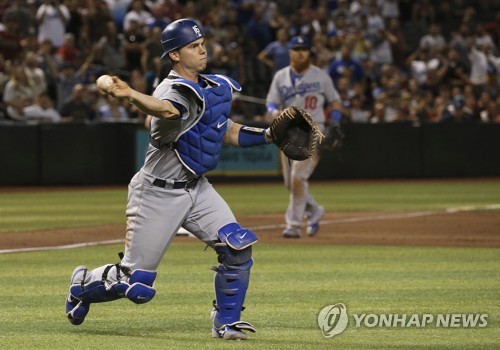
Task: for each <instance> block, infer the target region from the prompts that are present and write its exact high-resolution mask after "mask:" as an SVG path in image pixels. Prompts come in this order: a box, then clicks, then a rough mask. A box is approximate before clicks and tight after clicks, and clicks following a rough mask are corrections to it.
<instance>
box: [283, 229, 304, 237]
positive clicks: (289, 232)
mask: <svg viewBox="0 0 500 350" xmlns="http://www.w3.org/2000/svg"><path fill="white" fill-rule="evenodd" d="M282 235H283V237H284V238H300V236H301V235H300V230H299V229H296V228H293V227H288V228H286V229H285V230H284V231H283V233H282Z"/></svg>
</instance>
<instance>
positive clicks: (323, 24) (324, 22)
mask: <svg viewBox="0 0 500 350" xmlns="http://www.w3.org/2000/svg"><path fill="white" fill-rule="evenodd" d="M311 25H312V27H313V29H314V33H328V32H331V31H333V30H335V22H334V21H333V19H332V17H329V16H328V9H327V8H326V7H325V6H318V8H317V9H316V13H315V18H314V20H313V21H312V23H311Z"/></svg>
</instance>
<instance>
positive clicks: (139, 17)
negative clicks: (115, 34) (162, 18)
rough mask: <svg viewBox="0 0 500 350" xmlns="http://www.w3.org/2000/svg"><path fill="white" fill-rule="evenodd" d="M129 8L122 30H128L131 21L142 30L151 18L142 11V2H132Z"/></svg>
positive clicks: (147, 13) (138, 0)
mask: <svg viewBox="0 0 500 350" xmlns="http://www.w3.org/2000/svg"><path fill="white" fill-rule="evenodd" d="M130 7H131V9H130V11H129V12H127V14H126V15H125V17H124V19H123V30H124V31H125V32H127V31H128V30H129V29H130V26H131V22H132V21H135V22H136V23H137V24H138V26H139V27H141V28H142V27H144V26H145V25H146V23H147V22H148V21H149V20H151V19H152V18H153V16H152V15H151V13H150V12H149V11H146V10H145V9H144V7H145V6H144V2H143V1H142V0H133V1H132V3H131V4H130Z"/></svg>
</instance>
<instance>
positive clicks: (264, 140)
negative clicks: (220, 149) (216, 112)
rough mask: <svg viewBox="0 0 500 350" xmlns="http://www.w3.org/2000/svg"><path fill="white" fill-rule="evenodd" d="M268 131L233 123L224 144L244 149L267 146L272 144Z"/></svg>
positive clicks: (225, 136) (229, 127) (229, 126)
mask: <svg viewBox="0 0 500 350" xmlns="http://www.w3.org/2000/svg"><path fill="white" fill-rule="evenodd" d="M267 130H268V129H261V128H254V127H251V126H246V125H242V124H239V123H234V122H231V123H230V124H229V125H228V130H227V131H226V134H225V135H224V138H223V142H224V143H226V144H229V145H233V146H239V147H243V148H245V147H251V146H258V145H266V144H268V143H270V142H271V139H270V134H269V133H266V131H267Z"/></svg>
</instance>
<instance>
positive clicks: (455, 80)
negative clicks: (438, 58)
mask: <svg viewBox="0 0 500 350" xmlns="http://www.w3.org/2000/svg"><path fill="white" fill-rule="evenodd" d="M443 64H444V66H445V67H446V71H445V73H444V76H443V80H442V83H443V84H445V85H449V86H459V87H463V86H464V85H466V84H469V78H468V76H467V73H466V67H465V64H463V63H462V62H461V61H460V56H459V53H458V51H457V50H456V49H454V48H450V49H449V50H448V53H447V55H446V58H445V59H443Z"/></svg>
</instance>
